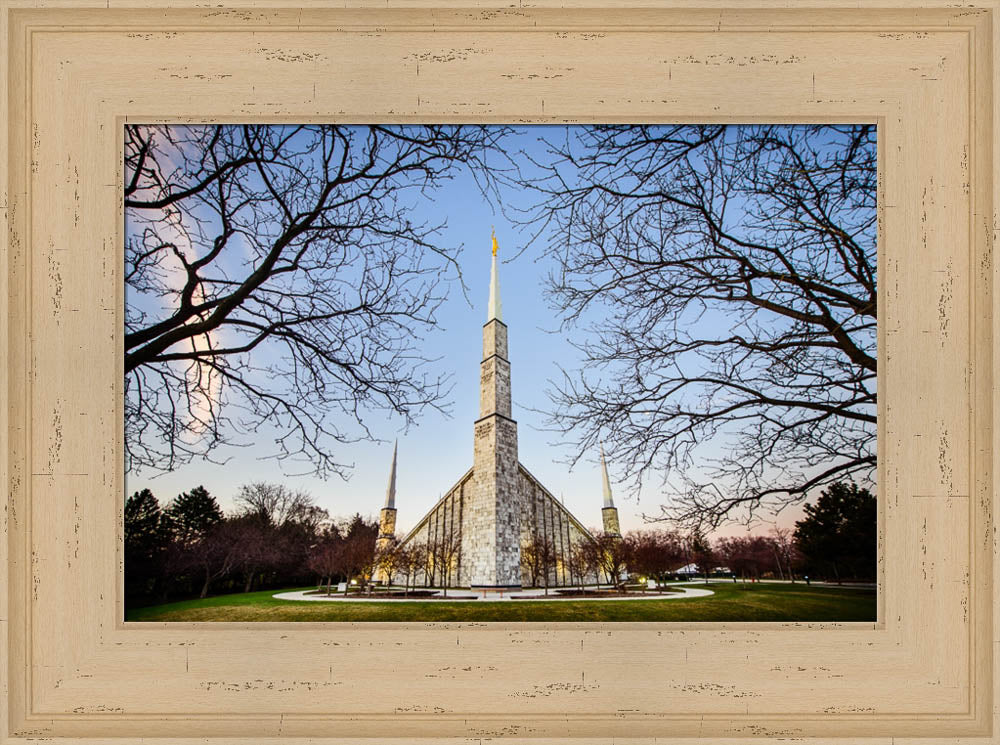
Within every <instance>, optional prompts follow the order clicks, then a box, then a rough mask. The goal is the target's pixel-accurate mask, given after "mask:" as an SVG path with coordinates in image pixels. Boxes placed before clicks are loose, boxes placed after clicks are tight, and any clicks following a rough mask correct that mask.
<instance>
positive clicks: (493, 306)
mask: <svg viewBox="0 0 1000 745" xmlns="http://www.w3.org/2000/svg"><path fill="white" fill-rule="evenodd" d="M490 236H491V237H492V238H493V266H492V268H491V269H490V305H489V308H487V310H486V322H487V323H489V322H490V321H492V320H493V319H494V318H495V319H497V320H498V321H503V303H501V302H500V277H499V275H498V274H497V249H498V248H499V246H498V245H497V236H496V232H495V231H492V230H491V231H490Z"/></svg>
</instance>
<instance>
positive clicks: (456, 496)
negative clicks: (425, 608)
mask: <svg viewBox="0 0 1000 745" xmlns="http://www.w3.org/2000/svg"><path fill="white" fill-rule="evenodd" d="M474 476H475V474H474V471H473V470H472V469H470V470H469V471H467V472H466V473H465V474H464V475H463V476H462V478H461V479H459V480H458V482H457V483H456V484H455V485H454V486H453V487H452V488H451V490H449V491H448V493H447V494H445V495H444V496H443V497H442V498H441V499H440V500H438V502H437V504H436V505H434V507H432V508H431V510H430V512H428V513H427V515H425V516H424V518H423V519H422V520H421V521H420V522H419V523H418V524H417V526H416V527H415V528H414V529H413V530H412V531H410V533H409V534H408V535H407V536H406V537H405V538H404V539H403V540H404V543H424V544H426V545H427V547H428V549H429V551H430V553H431V554H432V555H433V554H435V553H436V551H435V549H436V547H438V546H439V545H441V544H442V543H443V542H447V541H453V540H455V538H456V537H457V538H458V540H459V545H458V547H457V550H455V551H454V552H453V557H452V562H453V563H452V568H451V571H450V584H451V585H452V586H460V587H467V586H469V585H471V584H473V583H474V582H475V575H474V572H475V565H474V563H473V561H474V560H473V559H470V557H475V556H476V538H475V537H476V535H477V534H476V532H475V530H476V528H477V527H478V526H479V518H478V517H477V516H476V515H475V514H474V503H475V497H474V490H475V478H474ZM516 495H517V499H516V502H515V504H516V508H517V510H518V518H519V519H518V521H517V530H518V538H517V539H516V541H515V539H514V538H513V536H506V537H505V538H504V539H503V540H505V541H510V542H511V543H515V544H516V545H517V547H518V548H519V549H520V548H521V547H523V546H524V545H526V544H527V543H528V542H529V541H531V539H532V536H533V535H534V534H536V533H537V534H538V535H541V536H543V537H545V538H547V539H548V540H550V541H551V542H552V545H553V547H554V548H555V550H556V562H555V566H553V567H552V569H551V570H550V572H549V586H550V587H560V586H572V585H576V584H579V583H580V579H581V578H580V577H577V576H576V575H575V574H574V573H573V571H572V569H571V567H570V562H569V561H568V557H569V552H570V550H571V548H572V547H573V546H575V545H576V544H577V543H579V542H581V541H589V540H593V538H592V537H591V535H590V532H589V531H588V530H587V529H586V528H585V527H584V526H583V525H582V524H581V523H580V522H579V521H578V520H577V519H576V518H575V517H573V515H572V514H571V513H570V512H569V510H567V509H566V507H564V506H563V505H562V503H560V502H559V500H558V499H556V498H555V497H554V496H553V495H552V493H551V492H550V491H549V490H548V489H546V488H545V487H544V486H542V484H541V483H540V482H539V481H538V480H537V479H536V478H535V477H534V476H532V475H531V473H530V472H529V471H528V470H527V469H526V468H524V466H522V465H520V464H518V473H517V490H516ZM509 530H513V526H509ZM517 561H518V565H517V572H518V576H519V578H520V583H521V584H522V585H524V586H528V585H530V584H531V572H530V571H529V569H528V567H527V566H525V565H524V563H523V562H521V560H520V551H518V554H517ZM400 579H401V578H400V577H399V576H397V577H396V578H395V580H396V581H400ZM441 579H442V577H441V571H440V567H439V566H434V563H433V562H431V563H430V565H429V566H428V569H427V571H426V572H421V573H419V574H418V575H417V576H416V578H415V582H414V583H415V584H416V585H422V586H425V587H429V586H437V585H439V583H440V581H441ZM596 580H597V578H596V577H595V576H593V575H591V576H587V577H584V578H583V581H584V582H585V583H588V584H589V583H592V582H595V581H596ZM540 584H544V582H540Z"/></svg>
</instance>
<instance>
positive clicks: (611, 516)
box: [601, 507, 622, 535]
mask: <svg viewBox="0 0 1000 745" xmlns="http://www.w3.org/2000/svg"><path fill="white" fill-rule="evenodd" d="M601 520H602V522H603V523H604V532H605V533H607V534H609V535H621V534H622V529H621V527H620V526H619V525H618V508H617V507H605V508H604V509H602V510H601Z"/></svg>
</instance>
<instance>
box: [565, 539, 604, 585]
mask: <svg viewBox="0 0 1000 745" xmlns="http://www.w3.org/2000/svg"><path fill="white" fill-rule="evenodd" d="M567 559H568V560H569V566H570V574H572V575H573V576H575V577H576V578H577V580H578V581H579V583H580V589H581V590H583V588H584V585H585V584H586V582H587V577H596V576H597V573H598V571H599V568H598V567H597V566H596V564H595V559H596V554H595V552H594V551H593V550H592V549H591V546H590V541H589V540H580V541H577V542H576V543H574V544H573V545H572V546H571V547H570V550H569V556H568V557H567Z"/></svg>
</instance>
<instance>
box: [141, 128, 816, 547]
mask: <svg viewBox="0 0 1000 745" xmlns="http://www.w3.org/2000/svg"><path fill="white" fill-rule="evenodd" d="M556 129H557V128H555V127H528V128H525V130H524V134H523V135H522V136H521V137H520V141H519V145H520V146H521V147H523V148H525V149H526V150H528V151H531V150H535V149H537V148H538V144H537V140H538V138H539V136H541V135H542V134H543V133H547V134H549V135H553V134H555V135H556V136H561V135H560V134H559V133H557V132H555V131H554V130H556ZM558 129H559V130H562V129H563V128H562V127H559V128H558ZM507 197H508V198H509V199H512V200H513V199H516V198H517V195H516V194H508V195H507ZM415 216H416V217H417V218H420V219H423V220H426V221H427V222H428V223H432V224H437V223H441V222H447V227H446V228H445V229H444V230H442V232H441V234H440V236H439V241H440V243H441V244H442V245H446V246H463V250H462V252H461V255H460V259H459V263H460V266H461V271H462V275H463V278H464V281H465V284H466V285H467V287H468V298H466V297H465V295H464V294H463V292H462V291H461V287H460V286H459V285H458V284H457V283H454V284H453V285H452V286H451V289H450V292H449V295H448V298H447V300H446V301H445V302H444V304H443V305H442V307H441V308H440V311H439V313H438V320H439V325H438V328H437V329H436V330H434V331H432V332H431V333H429V334H428V336H427V339H426V347H425V352H426V356H427V357H430V358H436V359H438V361H437V362H436V363H435V365H434V367H433V369H434V370H437V371H443V372H447V373H451V375H452V382H453V383H454V388H453V390H452V392H451V395H450V396H449V401H450V403H451V418H446V417H445V416H443V415H441V414H440V413H438V412H435V411H432V410H431V411H428V412H426V413H425V414H424V415H423V416H422V417H421V418H420V419H419V421H418V423H417V425H416V426H414V427H411V428H410V429H409V431H404V430H403V429H402V428H401V422H399V421H397V420H393V419H389V418H387V417H385V416H383V415H380V414H377V415H374V416H372V417H369V419H368V424H369V426H370V428H371V429H372V431H373V433H374V434H375V435H376V436H377V437H379V438H380V439H381V442H375V443H367V442H362V443H357V444H354V445H344V446H337V447H338V449H337V450H335V453H336V455H337V457H338V459H339V460H340V461H341V462H347V463H352V464H353V465H354V468H353V470H352V475H351V477H350V479H349V481H346V482H345V481H343V480H341V479H339V478H337V477H331V478H330V479H329V480H326V481H323V480H320V479H318V478H315V477H313V476H301V475H291V474H295V473H297V472H298V471H300V470H302V465H301V464H300V463H285V464H282V463H280V462H278V461H276V460H274V459H270V458H266V457H264V456H266V455H268V454H270V453H273V452H274V447H273V444H272V443H269V442H266V441H263V442H261V443H260V445H259V446H253V447H245V448H236V447H234V448H229V449H220V450H217V451H216V452H215V453H214V457H215V458H216V459H219V458H226V457H228V458H229V460H228V461H227V463H226V464H225V465H224V466H219V465H215V464H212V463H204V462H203V463H191V464H189V465H186V466H183V467H180V468H178V469H177V470H175V471H173V472H171V473H166V474H159V475H157V474H155V473H154V472H152V471H144V472H141V473H139V474H129V475H128V476H127V493H129V494H131V493H132V492H134V491H136V490H138V489H142V488H147V487H148V488H149V489H151V490H152V491H153V493H154V494H155V495H156V496H157V497H158V498H159V500H160V502H161V503H165V502H167V501H169V500H170V499H171V498H173V497H175V496H176V495H177V494H179V493H180V492H182V491H187V490H189V489H191V488H192V487H194V486H197V485H199V484H202V485H204V486H205V487H206V488H207V489H208V490H209V492H210V493H212V494H213V495H214V496H215V497H216V498H217V499H218V500H219V503H220V504H221V505H222V507H223V508H224V509H230V508H231V507H232V506H233V497H234V496H235V494H236V493H237V491H238V489H239V487H240V485H241V484H245V483H249V482H252V481H273V482H282V483H285V484H286V485H287V486H289V487H292V488H301V489H305V490H307V491H309V492H310V493H311V494H312V495H313V496H314V498H315V500H316V503H317V504H318V505H319V506H321V507H324V508H325V509H327V510H328V511H329V512H330V513H331V515H334V516H347V515H349V514H353V513H354V512H360V513H362V514H364V515H375V514H377V512H378V510H379V508H380V507H381V506H382V501H383V499H384V495H385V489H386V482H387V479H388V475H389V463H390V458H391V454H392V447H393V440H394V439H396V438H398V440H399V463H398V475H397V496H396V506H397V508H398V510H399V512H398V529H399V530H400V531H401V532H405V531H406V530H407V529H408V528H409V527H411V526H412V525H413V524H415V523H416V522H417V521H418V520H419V519H420V518H421V517H422V516H423V515H424V514H425V513H426V511H427V510H428V509H429V508H430V507H431V506H432V505H433V504H434V502H435V501H436V500H437V499H438V498H439V497H440V495H441V494H443V493H444V492H445V491H447V490H448V489H449V488H450V487H451V486H452V485H453V484H454V483H455V481H456V480H457V479H458V478H459V477H460V476H461V475H462V474H464V473H465V471H466V470H468V468H469V467H470V466H471V464H472V455H473V454H472V431H473V421H474V420H475V419H476V418H477V417H478V413H479V409H478V407H479V390H478V386H479V363H480V360H481V355H482V325H483V323H484V322H485V320H486V304H487V299H488V294H489V269H490V259H491V252H490V246H491V243H490V232H491V228H493V229H495V231H496V236H497V240H498V242H499V245H500V252H499V257H500V259H501V261H502V264H501V269H500V286H501V296H502V298H503V314H504V321H505V322H506V323H507V325H508V328H509V346H510V349H509V351H510V359H511V368H512V373H511V375H512V390H513V415H514V418H515V419H516V420H517V422H518V434H519V454H520V460H521V462H522V463H523V464H524V465H525V466H526V467H527V468H528V470H530V471H531V472H532V473H533V474H535V475H536V476H537V477H538V478H539V479H541V481H542V483H544V484H545V485H546V486H547V487H548V488H549V490H550V491H552V493H554V494H555V495H556V496H557V497H558V496H562V497H563V499H564V502H565V504H566V506H567V507H568V508H569V509H570V510H571V511H572V512H573V513H574V514H575V515H576V516H577V518H578V519H580V520H581V522H583V523H584V524H585V525H588V526H599V525H600V520H601V516H600V510H601V503H602V495H601V474H600V468H599V463H598V457H599V456H598V453H597V452H593V453H587V454H586V455H585V457H584V460H583V461H581V462H580V463H579V464H578V465H577V467H576V468H575V469H574V470H573V471H569V470H568V468H567V466H566V465H565V464H563V463H561V462H560V459H562V458H565V457H566V456H568V455H570V454H571V451H570V449H569V448H568V446H565V445H562V446H561V445H560V443H559V442H558V441H557V438H558V435H556V434H554V433H551V432H545V431H542V430H541V429H540V428H541V427H542V424H543V415H542V414H540V413H538V412H537V411H536V410H538V409H546V408H548V406H549V401H548V398H547V397H546V395H545V389H546V387H547V381H548V380H550V379H555V378H557V377H558V376H559V366H560V365H562V366H563V367H566V368H568V369H573V368H574V367H575V366H576V365H575V363H576V361H577V359H578V353H577V351H576V350H575V349H574V348H573V347H572V346H571V345H570V344H569V342H568V340H567V339H566V338H565V337H564V336H563V335H562V334H560V333H558V332H557V328H558V318H557V317H556V316H555V314H554V311H553V310H552V309H551V308H550V307H549V305H548V303H547V302H546V300H545V297H544V287H543V283H544V280H545V277H546V275H547V274H548V272H549V270H550V269H551V268H552V266H553V264H552V262H551V260H550V259H548V258H545V257H539V256H538V253H539V252H538V251H537V250H531V251H525V252H523V253H522V252H521V249H522V248H523V247H524V243H525V241H526V239H527V236H526V234H522V233H521V232H519V231H518V229H517V228H516V227H515V226H514V225H512V224H511V223H510V222H508V221H507V220H506V219H505V218H504V217H503V215H501V214H500V212H499V211H498V210H497V206H496V205H492V204H490V203H489V201H488V200H487V199H486V198H484V197H483V195H482V194H481V193H480V192H479V190H478V189H477V188H476V187H475V184H474V183H473V181H472V179H471V177H469V176H467V175H463V176H461V177H460V178H457V179H456V180H454V181H452V182H450V183H448V184H446V186H445V187H444V188H442V189H440V190H437V191H435V192H434V193H432V194H430V195H429V198H427V199H425V200H424V201H423V202H421V204H420V206H419V208H418V210H417V213H416V215H415ZM262 439H265V440H266V438H262ZM609 465H610V469H611V480H612V488H613V489H614V483H615V468H614V463H610V464H609ZM657 486H658V482H657V480H656V479H651V480H649V483H648V485H647V486H646V487H644V491H643V492H642V493H641V494H640V495H638V497H634V496H628V497H627V496H626V495H625V494H624V493H623V491H622V490H621V489H617V490H615V496H616V503H617V506H618V507H619V512H620V518H621V523H622V528H623V529H625V530H628V529H632V528H637V527H641V526H642V524H643V519H642V514H643V513H644V512H646V513H649V514H656V513H657V512H658V511H659V505H660V503H661V502H662V499H661V498H660V497H659V494H658V489H657ZM800 515H801V512H800V510H799V509H798V508H789V509H787V510H785V511H784V512H783V513H782V514H781V516H780V524H782V525H786V526H788V525H791V524H792V522H793V521H794V519H796V518H797V517H799V516H800ZM723 532H724V533H725V534H732V533H738V532H743V528H739V527H737V528H732V529H728V530H724V531H723Z"/></svg>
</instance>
